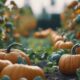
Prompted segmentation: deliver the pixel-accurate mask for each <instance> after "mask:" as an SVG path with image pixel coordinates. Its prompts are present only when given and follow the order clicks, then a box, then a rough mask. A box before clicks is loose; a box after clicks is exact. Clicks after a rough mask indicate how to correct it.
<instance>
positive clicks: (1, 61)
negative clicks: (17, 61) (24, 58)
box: [0, 60, 12, 72]
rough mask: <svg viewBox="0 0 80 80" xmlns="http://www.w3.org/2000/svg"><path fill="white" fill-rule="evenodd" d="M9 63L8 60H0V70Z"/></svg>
mask: <svg viewBox="0 0 80 80" xmlns="http://www.w3.org/2000/svg"><path fill="white" fill-rule="evenodd" d="M10 64H12V63H11V62H10V61H8V60H0V72H1V71H2V70H3V69H4V67H6V66H8V65H10Z"/></svg>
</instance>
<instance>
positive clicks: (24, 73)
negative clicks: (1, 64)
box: [1, 64, 45, 80]
mask: <svg viewBox="0 0 80 80" xmlns="http://www.w3.org/2000/svg"><path fill="white" fill-rule="evenodd" d="M4 75H8V76H9V77H10V78H11V80H19V79H20V78H22V77H25V78H27V79H28V80H33V79H34V78H35V77H36V76H41V77H42V78H43V79H44V78H45V77H44V72H43V70H42V69H41V68H40V67H38V66H29V65H24V64H13V65H8V66H7V67H5V68H4V69H3V71H2V72H1V76H4Z"/></svg>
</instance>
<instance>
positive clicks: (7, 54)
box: [0, 43, 31, 64]
mask: <svg viewBox="0 0 80 80" xmlns="http://www.w3.org/2000/svg"><path fill="white" fill-rule="evenodd" d="M14 45H20V44H18V43H12V44H11V45H9V46H8V48H7V49H0V59H2V60H9V61H11V62H12V63H17V62H18V57H21V58H22V59H25V60H26V62H27V63H28V64H31V62H30V59H29V57H28V56H27V55H26V54H25V53H24V52H22V51H21V50H18V49H11V48H12V46H14Z"/></svg>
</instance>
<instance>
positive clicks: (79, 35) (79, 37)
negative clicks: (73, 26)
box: [76, 32, 80, 40]
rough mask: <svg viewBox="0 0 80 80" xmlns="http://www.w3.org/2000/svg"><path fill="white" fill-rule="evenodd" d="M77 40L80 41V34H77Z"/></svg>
mask: <svg viewBox="0 0 80 80" xmlns="http://www.w3.org/2000/svg"><path fill="white" fill-rule="evenodd" d="M76 38H77V39H79V40H80V32H78V33H77V34H76Z"/></svg>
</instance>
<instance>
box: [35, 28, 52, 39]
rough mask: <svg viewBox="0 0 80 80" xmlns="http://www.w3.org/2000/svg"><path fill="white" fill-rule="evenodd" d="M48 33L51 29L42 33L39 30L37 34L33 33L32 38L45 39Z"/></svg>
mask: <svg viewBox="0 0 80 80" xmlns="http://www.w3.org/2000/svg"><path fill="white" fill-rule="evenodd" d="M50 32H51V29H47V30H43V31H42V30H41V31H39V32H35V33H34V37H35V38H46V37H47V36H48V35H49V33H50Z"/></svg>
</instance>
